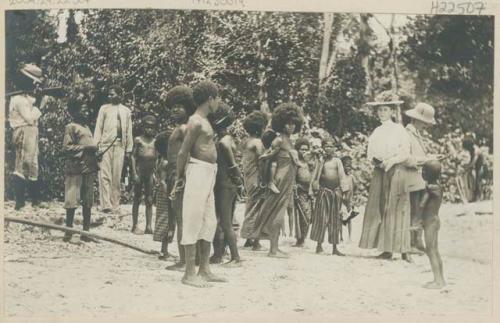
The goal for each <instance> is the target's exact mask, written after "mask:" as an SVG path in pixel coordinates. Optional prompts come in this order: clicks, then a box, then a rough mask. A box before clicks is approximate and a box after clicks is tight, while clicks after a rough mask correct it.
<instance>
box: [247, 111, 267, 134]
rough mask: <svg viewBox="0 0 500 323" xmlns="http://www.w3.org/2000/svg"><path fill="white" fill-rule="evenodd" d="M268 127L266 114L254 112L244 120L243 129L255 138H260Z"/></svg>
mask: <svg viewBox="0 0 500 323" xmlns="http://www.w3.org/2000/svg"><path fill="white" fill-rule="evenodd" d="M266 125H267V117H266V115H265V113H264V112H261V111H253V112H252V113H250V114H249V115H248V116H246V118H245V119H244V120H243V129H245V131H246V132H247V133H248V134H249V135H251V136H255V137H260V136H261V135H262V131H264V128H265V127H266Z"/></svg>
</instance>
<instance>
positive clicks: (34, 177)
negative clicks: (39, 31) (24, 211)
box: [9, 64, 42, 210]
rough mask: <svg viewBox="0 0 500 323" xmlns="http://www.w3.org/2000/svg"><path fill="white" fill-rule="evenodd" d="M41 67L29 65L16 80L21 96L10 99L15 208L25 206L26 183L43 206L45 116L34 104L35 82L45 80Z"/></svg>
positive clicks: (33, 202) (33, 198) (36, 200)
mask: <svg viewBox="0 0 500 323" xmlns="http://www.w3.org/2000/svg"><path fill="white" fill-rule="evenodd" d="M41 77H42V70H41V69H40V68H39V67H38V66H36V65H33V64H26V65H25V66H23V68H22V69H21V70H20V73H19V76H18V78H17V79H16V87H17V89H18V90H19V91H20V94H19V95H14V96H12V97H11V98H10V103H9V124H10V126H11V128H12V129H13V131H12V141H13V144H14V147H15V151H16V160H15V167H14V172H13V175H14V177H13V186H14V191H15V198H16V206H15V209H16V210H20V209H21V208H22V207H24V205H25V194H26V184H28V188H29V195H30V197H31V199H32V205H33V206H38V205H40V200H39V195H40V194H39V193H40V188H39V187H38V119H39V118H40V116H41V115H42V114H41V112H40V110H39V109H38V108H37V107H36V106H35V101H36V99H35V97H34V96H33V92H34V90H35V87H36V84H41V83H42V79H41Z"/></svg>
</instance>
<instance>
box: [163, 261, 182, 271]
mask: <svg viewBox="0 0 500 323" xmlns="http://www.w3.org/2000/svg"><path fill="white" fill-rule="evenodd" d="M165 269H166V270H171V271H182V272H184V271H185V270H186V264H185V263H182V262H178V263H176V264H174V265H171V266H167V267H165Z"/></svg>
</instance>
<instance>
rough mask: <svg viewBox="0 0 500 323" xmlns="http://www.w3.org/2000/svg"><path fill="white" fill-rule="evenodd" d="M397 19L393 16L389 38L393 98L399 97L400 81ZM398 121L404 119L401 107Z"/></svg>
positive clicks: (397, 116)
mask: <svg viewBox="0 0 500 323" xmlns="http://www.w3.org/2000/svg"><path fill="white" fill-rule="evenodd" d="M395 18H396V15H395V14H392V16H391V25H390V27H389V37H390V42H389V49H390V53H391V54H390V55H391V65H392V69H391V85H392V95H393V97H397V95H398V90H399V79H398V61H397V48H398V44H397V40H396V37H395V31H394V19H395ZM396 121H397V122H399V123H401V122H402V118H401V107H400V106H399V105H398V106H397V108H396Z"/></svg>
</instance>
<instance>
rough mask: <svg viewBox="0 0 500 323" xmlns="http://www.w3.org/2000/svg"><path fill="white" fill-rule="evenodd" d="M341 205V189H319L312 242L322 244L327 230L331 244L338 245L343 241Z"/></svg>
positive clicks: (314, 210) (313, 221)
mask: <svg viewBox="0 0 500 323" xmlns="http://www.w3.org/2000/svg"><path fill="white" fill-rule="evenodd" d="M341 203H342V193H341V192H340V189H336V190H335V191H332V190H330V189H327V188H325V187H321V188H320V189H319V191H318V195H317V196H316V203H315V205H314V209H313V213H312V228H311V240H313V241H316V242H319V243H322V242H323V241H324V239H325V233H326V231H327V230H328V242H329V243H331V244H333V245H336V244H338V243H339V242H340V241H341V240H342V219H341V216H340V207H341V206H342V204H341Z"/></svg>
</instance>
